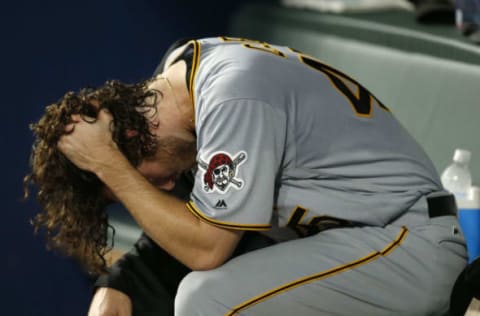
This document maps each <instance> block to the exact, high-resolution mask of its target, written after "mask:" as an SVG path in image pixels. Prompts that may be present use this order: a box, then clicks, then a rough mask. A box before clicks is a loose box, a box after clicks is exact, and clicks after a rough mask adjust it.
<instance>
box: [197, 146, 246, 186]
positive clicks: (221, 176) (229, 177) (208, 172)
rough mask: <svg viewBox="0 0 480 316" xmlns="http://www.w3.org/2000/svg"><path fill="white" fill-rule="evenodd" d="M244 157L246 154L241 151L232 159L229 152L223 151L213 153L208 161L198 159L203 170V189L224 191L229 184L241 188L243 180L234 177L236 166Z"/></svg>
mask: <svg viewBox="0 0 480 316" xmlns="http://www.w3.org/2000/svg"><path fill="white" fill-rule="evenodd" d="M246 159H247V154H246V153H245V152H243V151H241V152H239V153H237V155H235V158H233V159H232V158H231V157H230V154H228V153H225V152H218V153H215V154H214V155H212V158H210V161H209V162H208V163H207V162H205V161H203V160H202V159H199V162H198V165H199V167H200V168H202V169H203V170H205V174H204V175H203V183H204V187H203V189H204V190H205V192H211V191H214V190H215V189H216V190H217V191H218V192H220V193H224V192H226V191H227V189H228V188H229V187H230V185H233V186H235V187H236V188H237V189H241V188H242V187H243V181H242V180H240V179H238V178H236V175H237V171H238V166H239V165H240V164H242V163H243V162H245V160H246Z"/></svg>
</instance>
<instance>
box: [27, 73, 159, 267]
mask: <svg viewBox="0 0 480 316" xmlns="http://www.w3.org/2000/svg"><path fill="white" fill-rule="evenodd" d="M148 83H149V81H143V82H141V83H138V84H124V83H121V82H119V81H108V82H106V83H105V84H104V85H103V86H101V87H99V88H96V89H93V88H87V89H83V90H81V91H79V92H78V93H74V92H68V93H66V94H65V95H64V96H63V97H62V98H61V99H60V100H59V101H58V102H56V103H53V104H51V105H49V106H47V107H46V109H45V113H44V114H43V116H42V117H41V118H40V120H39V121H38V122H36V123H34V124H31V125H30V128H31V130H32V131H33V133H34V136H35V141H34V145H33V148H32V153H31V159H30V167H31V171H30V173H29V174H27V175H26V177H25V179H24V186H25V198H27V197H28V195H29V193H28V187H29V186H30V185H33V186H34V187H35V188H36V189H37V192H36V198H37V200H38V203H39V204H40V207H41V209H42V210H41V211H40V212H39V213H38V214H37V215H36V216H35V217H34V218H33V219H32V225H33V226H34V227H35V232H36V233H37V232H38V231H39V230H42V231H44V232H45V235H46V239H47V245H48V248H49V249H52V248H53V249H57V250H61V251H62V252H63V253H65V254H66V255H69V256H73V257H76V258H77V259H79V260H80V261H81V262H82V263H83V264H84V266H85V267H86V268H87V271H88V272H89V273H92V274H98V273H102V272H105V271H106V261H105V258H104V256H105V254H106V253H107V252H108V251H109V250H111V248H112V247H113V244H109V243H108V234H107V233H108V229H109V227H110V228H111V229H113V228H112V227H111V226H109V224H108V215H107V212H106V211H105V209H106V207H107V205H108V204H109V203H110V202H111V201H110V200H109V199H108V198H107V195H106V194H105V186H104V185H103V183H102V182H101V181H100V180H99V179H98V178H97V176H96V175H95V174H93V173H90V172H87V171H84V170H81V169H79V168H78V167H76V166H75V165H74V164H73V163H71V162H70V161H69V160H68V159H67V158H66V157H65V156H64V155H63V154H62V153H61V152H60V150H59V149H58V148H57V143H58V141H59V139H60V137H61V136H62V135H64V134H65V133H66V132H65V127H66V126H67V125H68V124H69V123H71V122H72V120H71V115H72V114H80V115H81V116H82V118H83V119H84V120H85V121H87V122H92V121H93V122H94V121H95V118H96V117H97V114H98V111H99V110H100V109H104V108H105V109H107V110H108V111H109V112H110V113H111V114H112V116H113V123H114V124H112V127H111V130H112V138H113V140H114V141H115V142H116V144H117V145H118V147H119V148H120V150H121V151H122V153H123V154H124V155H125V156H126V158H127V159H128V160H129V161H130V162H131V163H132V165H134V166H138V165H139V164H140V162H141V161H142V160H143V159H144V158H148V157H151V156H153V154H154V153H155V151H156V147H157V144H156V139H155V137H154V135H152V134H151V132H150V128H151V127H152V124H154V123H153V120H152V115H156V108H155V104H156V96H157V93H156V92H155V91H154V90H148V89H147V85H148ZM152 110H153V111H152ZM147 113H148V115H146V114H147ZM152 113H153V114H152ZM113 232H114V231H113Z"/></svg>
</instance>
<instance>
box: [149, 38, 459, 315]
mask: <svg viewBox="0 0 480 316" xmlns="http://www.w3.org/2000/svg"><path fill="white" fill-rule="evenodd" d="M352 56H353V55H352ZM179 59H182V60H185V61H186V63H187V69H188V71H187V77H186V81H187V84H188V87H189V90H190V96H191V98H192V101H193V104H194V107H195V109H194V110H195V119H196V122H195V125H196V134H197V149H198V156H197V162H198V169H197V171H196V173H195V183H194V188H193V191H192V193H191V200H190V202H188V203H187V207H188V209H189V210H190V211H191V212H192V213H193V214H195V215H196V216H198V217H199V218H201V219H202V220H204V221H207V222H209V223H211V224H213V225H217V226H220V227H224V228H229V229H240V230H265V231H267V230H270V229H271V228H276V227H277V226H285V225H288V226H302V227H312V226H314V225H321V224H322V223H324V222H329V221H332V220H333V219H335V220H339V221H341V223H342V225H343V226H344V227H343V228H342V229H330V230H325V231H322V232H320V233H318V234H314V235H311V236H310V237H308V238H302V239H295V240H289V241H284V242H281V243H279V244H277V245H274V246H271V247H267V248H265V249H262V250H258V251H253V252H250V253H247V254H245V255H242V256H239V257H237V258H235V259H233V260H230V261H228V262H227V263H225V264H224V265H222V266H221V267H219V268H216V269H213V270H211V271H196V272H192V273H190V274H189V275H188V276H187V277H185V278H184V279H183V281H182V282H181V284H180V286H179V288H178V292H177V296H176V299H175V315H189V316H191V315H354V314H355V315H370V316H371V315H437V314H441V313H443V312H445V310H446V309H447V308H448V301H449V295H450V289H451V287H452V285H453V282H454V280H455V278H456V275H457V274H458V273H459V272H460V271H461V269H462V268H463V267H464V266H465V263H466V251H465V244H464V240H463V237H462V236H461V234H460V233H459V232H458V229H452V226H454V227H455V226H457V224H458V223H457V221H456V219H455V217H453V216H440V217H436V218H429V216H428V215H427V203H426V199H425V195H427V194H428V193H430V192H434V191H439V190H441V185H440V181H439V179H438V176H437V173H436V172H435V169H434V167H433V165H432V163H431V162H430V160H429V159H428V157H427V156H426V155H425V153H424V152H423V150H422V149H421V148H420V147H419V146H418V145H417V143H416V142H415V141H414V140H413V139H412V137H411V136H410V135H409V134H408V133H407V132H406V131H405V130H404V129H403V127H402V126H401V125H400V124H399V123H398V121H397V120H396V119H395V118H394V116H393V115H392V113H391V112H390V111H389V109H388V107H387V106H386V105H384V104H383V103H381V101H380V100H378V99H377V98H376V97H375V96H374V95H372V94H371V93H370V92H369V91H368V90H367V89H366V88H365V87H363V86H361V85H360V84H359V83H358V82H357V81H355V80H354V79H352V78H351V77H349V76H348V75H346V74H343V73H342V72H340V71H338V70H336V69H334V68H332V67H330V66H329V65H327V64H325V63H323V62H322V61H319V60H317V59H315V58H313V57H311V56H308V55H305V54H302V53H300V52H297V51H294V50H292V49H289V48H287V47H280V46H274V45H270V44H266V43H263V42H258V41H252V40H245V39H238V38H226V37H220V38H208V39H200V40H193V41H189V42H188V43H186V44H185V45H181V46H179V47H178V48H176V49H174V50H172V51H171V52H169V53H168V54H167V56H166V58H165V62H164V63H163V66H162V67H160V69H158V71H162V70H164V69H165V68H166V67H168V66H169V65H171V64H172V63H174V62H175V61H177V60H179ZM347 223H348V224H349V225H347Z"/></svg>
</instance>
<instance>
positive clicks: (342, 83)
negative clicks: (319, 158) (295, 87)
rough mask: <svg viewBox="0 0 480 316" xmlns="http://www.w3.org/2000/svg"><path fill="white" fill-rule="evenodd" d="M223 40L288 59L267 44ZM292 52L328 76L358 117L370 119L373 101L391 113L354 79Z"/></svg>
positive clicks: (230, 39) (223, 38)
mask: <svg viewBox="0 0 480 316" xmlns="http://www.w3.org/2000/svg"><path fill="white" fill-rule="evenodd" d="M221 39H222V40H223V41H230V42H240V43H243V46H244V47H246V48H251V49H257V50H261V51H264V52H267V53H271V54H274V55H276V56H280V57H283V58H287V56H286V55H285V54H284V53H283V52H281V51H279V50H278V49H276V48H274V47H272V46H270V45H269V44H267V43H265V42H260V41H254V40H249V39H243V38H237V37H221ZM291 50H292V51H293V52H295V53H296V54H298V57H299V59H300V61H301V62H302V63H303V64H305V65H307V66H309V67H311V68H313V69H315V70H317V71H319V72H321V73H323V74H324V75H326V76H327V77H328V79H329V80H330V82H331V83H332V85H333V86H334V87H335V88H336V89H337V91H338V92H340V93H341V94H342V95H343V96H344V97H345V98H346V99H347V101H348V102H349V103H350V105H351V106H352V109H353V111H354V112H355V114H356V115H357V116H360V117H370V116H371V115H372V101H373V100H375V101H376V102H377V104H378V105H379V106H380V108H382V109H383V110H385V111H387V112H390V110H389V109H388V108H387V107H386V106H385V105H384V104H383V103H382V102H380V101H379V100H378V99H377V98H375V96H373V95H372V94H371V93H370V92H369V91H368V90H367V89H365V88H364V87H363V86H362V85H360V84H359V83H358V82H357V81H355V80H354V79H352V78H350V77H349V76H347V75H345V74H344V73H342V72H340V71H338V70H336V69H334V68H332V67H330V66H329V65H327V64H324V63H322V62H321V61H319V60H317V59H315V58H313V57H310V56H307V55H305V54H303V53H301V52H299V51H296V50H293V49H291ZM350 87H353V88H354V89H353V90H356V91H352V89H351V88H350Z"/></svg>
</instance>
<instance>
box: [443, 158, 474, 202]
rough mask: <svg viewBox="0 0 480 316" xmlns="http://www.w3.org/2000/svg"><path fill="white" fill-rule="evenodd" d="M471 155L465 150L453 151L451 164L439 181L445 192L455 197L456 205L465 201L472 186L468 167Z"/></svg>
mask: <svg viewBox="0 0 480 316" xmlns="http://www.w3.org/2000/svg"><path fill="white" fill-rule="evenodd" d="M470 157H471V153H470V152H469V151H468V150H465V149H455V153H454V155H453V162H452V164H451V165H449V166H448V167H447V168H446V169H445V170H444V171H443V173H442V176H441V180H442V184H443V187H444V188H445V190H447V191H450V192H451V193H452V194H453V195H455V199H456V200H457V205H458V204H460V203H462V201H464V200H466V199H467V194H468V191H469V189H470V187H471V186H472V175H471V174H470V169H469V167H468V165H469V163H470Z"/></svg>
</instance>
